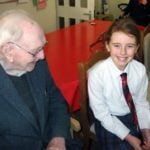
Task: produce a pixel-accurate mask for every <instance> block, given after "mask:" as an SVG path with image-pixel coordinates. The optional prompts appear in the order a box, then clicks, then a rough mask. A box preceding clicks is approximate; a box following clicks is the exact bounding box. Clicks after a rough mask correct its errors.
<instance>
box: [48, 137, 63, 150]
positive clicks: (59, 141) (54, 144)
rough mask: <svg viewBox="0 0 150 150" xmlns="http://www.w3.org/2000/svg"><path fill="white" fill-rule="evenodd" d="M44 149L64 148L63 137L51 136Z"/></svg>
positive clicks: (55, 149)
mask: <svg viewBox="0 0 150 150" xmlns="http://www.w3.org/2000/svg"><path fill="white" fill-rule="evenodd" d="M46 150H66V146H65V139H64V138H62V137H55V138H53V139H52V140H51V141H50V142H49V143H48V146H47V148H46Z"/></svg>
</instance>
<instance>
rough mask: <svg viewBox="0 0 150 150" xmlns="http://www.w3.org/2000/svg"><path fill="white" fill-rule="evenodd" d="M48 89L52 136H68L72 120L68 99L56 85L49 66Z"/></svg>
mask: <svg viewBox="0 0 150 150" xmlns="http://www.w3.org/2000/svg"><path fill="white" fill-rule="evenodd" d="M45 74H46V91H47V94H48V98H49V99H48V100H49V103H48V104H49V106H48V109H49V110H48V112H49V114H48V116H49V117H48V120H49V121H48V122H49V127H50V128H51V136H52V137H64V138H67V136H68V133H69V128H70V120H69V115H68V109H67V105H66V100H65V98H64V97H63V95H62V94H61V92H60V90H59V89H58V87H57V86H56V84H55V82H54V80H53V78H52V76H51V74H50V72H49V70H48V67H47V66H46V69H45Z"/></svg>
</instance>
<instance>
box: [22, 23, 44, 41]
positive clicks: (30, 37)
mask: <svg viewBox="0 0 150 150" xmlns="http://www.w3.org/2000/svg"><path fill="white" fill-rule="evenodd" d="M21 26H22V29H23V34H22V37H21V39H22V40H24V41H26V42H27V43H28V44H30V43H34V42H39V41H41V42H44V41H45V35H44V32H43V30H42V28H41V27H40V26H39V25H38V24H36V23H34V22H28V21H23V22H22V23H21Z"/></svg>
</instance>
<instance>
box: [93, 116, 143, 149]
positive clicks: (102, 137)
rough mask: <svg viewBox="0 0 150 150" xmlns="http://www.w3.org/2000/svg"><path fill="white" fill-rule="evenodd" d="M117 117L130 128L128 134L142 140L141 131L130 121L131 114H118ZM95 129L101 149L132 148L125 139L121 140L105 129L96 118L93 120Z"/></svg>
mask: <svg viewBox="0 0 150 150" xmlns="http://www.w3.org/2000/svg"><path fill="white" fill-rule="evenodd" d="M118 118H119V119H120V121H122V122H123V123H124V124H125V125H126V126H127V127H128V128H129V129H130V130H131V132H130V134H132V135H134V136H136V137H138V138H140V139H141V140H142V135H141V132H140V131H138V130H137V128H136V127H135V125H134V124H133V122H132V116H131V114H128V115H125V116H121V117H120V116H119V117H118ZM95 131H96V135H97V137H98V140H99V142H100V145H101V147H100V149H101V150H133V148H132V147H131V145H130V144H129V143H128V142H127V141H125V140H121V139H120V138H118V137H117V136H116V135H114V134H112V133H111V132H109V131H107V130H106V129H105V128H104V127H103V126H102V125H101V123H100V122H99V121H98V120H95Z"/></svg>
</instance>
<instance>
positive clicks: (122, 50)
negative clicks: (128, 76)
mask: <svg viewBox="0 0 150 150" xmlns="http://www.w3.org/2000/svg"><path fill="white" fill-rule="evenodd" d="M138 47H139V46H138V45H137V43H136V39H135V37H134V36H133V35H131V34H126V33H124V32H121V31H118V32H114V33H113V34H112V36H111V39H110V42H109V43H107V42H106V48H107V51H109V52H110V56H111V57H112V60H113V62H114V63H115V65H116V66H117V68H118V69H120V70H124V69H125V67H126V66H127V64H128V63H129V62H130V61H131V60H132V59H133V57H134V55H135V54H136V52H137V49H138Z"/></svg>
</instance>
